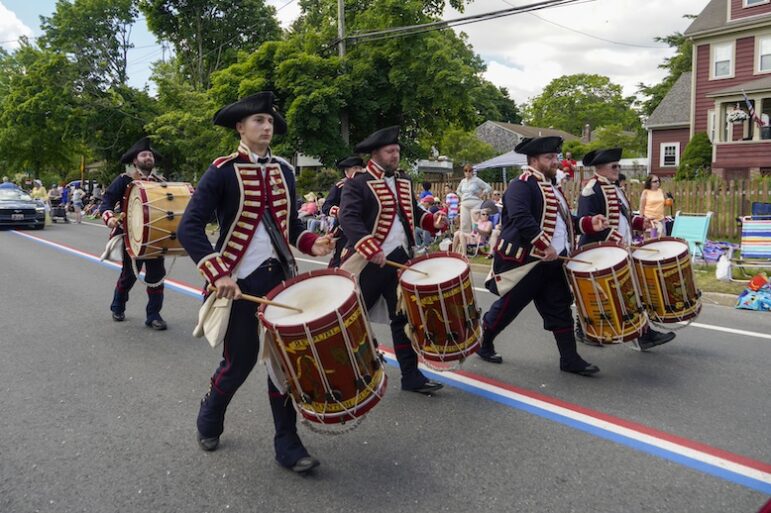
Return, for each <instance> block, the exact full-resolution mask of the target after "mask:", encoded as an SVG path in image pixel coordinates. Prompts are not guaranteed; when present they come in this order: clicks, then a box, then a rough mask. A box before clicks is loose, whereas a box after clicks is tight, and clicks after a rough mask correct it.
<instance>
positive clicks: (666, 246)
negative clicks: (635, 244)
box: [632, 240, 688, 262]
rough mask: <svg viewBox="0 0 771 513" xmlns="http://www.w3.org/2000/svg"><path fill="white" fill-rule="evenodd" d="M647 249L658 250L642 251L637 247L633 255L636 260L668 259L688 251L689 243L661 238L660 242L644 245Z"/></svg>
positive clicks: (653, 260) (654, 260) (655, 260)
mask: <svg viewBox="0 0 771 513" xmlns="http://www.w3.org/2000/svg"><path fill="white" fill-rule="evenodd" d="M642 247H643V248H645V249H655V250H656V251H642V250H639V249H636V250H635V251H634V252H633V253H632V257H633V258H634V259H635V260H641V261H643V262H659V261H661V260H667V259H669V258H675V257H677V256H680V255H682V254H683V253H687V252H688V244H686V243H684V242H681V241H678V240H660V241H658V242H650V243H648V244H644V245H643V246H642Z"/></svg>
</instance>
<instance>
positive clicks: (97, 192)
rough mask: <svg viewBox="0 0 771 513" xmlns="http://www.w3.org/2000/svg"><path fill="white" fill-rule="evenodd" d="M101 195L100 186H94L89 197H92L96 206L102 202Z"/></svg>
mask: <svg viewBox="0 0 771 513" xmlns="http://www.w3.org/2000/svg"><path fill="white" fill-rule="evenodd" d="M103 194H104V193H103V192H102V186H101V185H99V184H96V185H94V192H93V193H91V195H92V196H93V197H94V200H96V203H97V204H99V203H101V202H102V197H103Z"/></svg>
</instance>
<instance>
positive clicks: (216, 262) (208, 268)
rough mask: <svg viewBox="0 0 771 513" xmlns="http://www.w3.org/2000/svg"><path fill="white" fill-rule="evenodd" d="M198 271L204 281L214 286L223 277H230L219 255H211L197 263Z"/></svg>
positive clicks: (228, 270)
mask: <svg viewBox="0 0 771 513" xmlns="http://www.w3.org/2000/svg"><path fill="white" fill-rule="evenodd" d="M198 270H199V271H201V274H203V277H204V278H206V281H208V282H209V283H211V284H212V285H214V282H216V281H217V280H219V279H220V278H222V277H224V276H230V269H229V268H228V266H227V264H226V263H225V262H224V261H223V260H222V257H221V256H220V255H219V253H213V254H212V255H210V256H209V257H207V258H204V259H203V260H201V261H200V262H199V263H198Z"/></svg>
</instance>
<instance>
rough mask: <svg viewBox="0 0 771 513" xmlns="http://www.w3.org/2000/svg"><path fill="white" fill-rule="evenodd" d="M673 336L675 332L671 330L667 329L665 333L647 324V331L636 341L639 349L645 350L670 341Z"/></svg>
mask: <svg viewBox="0 0 771 513" xmlns="http://www.w3.org/2000/svg"><path fill="white" fill-rule="evenodd" d="M674 338H675V334H674V333H672V332H671V331H667V332H666V333H662V332H660V331H656V330H654V329H653V328H651V327H650V325H648V331H646V332H645V334H643V336H642V337H640V338H639V339H637V343H638V345H639V346H640V350H641V351H647V350H648V349H650V348H652V347H655V346H660V345H661V344H666V343H667V342H670V341H672V339H674Z"/></svg>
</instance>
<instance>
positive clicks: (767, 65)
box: [758, 36, 771, 71]
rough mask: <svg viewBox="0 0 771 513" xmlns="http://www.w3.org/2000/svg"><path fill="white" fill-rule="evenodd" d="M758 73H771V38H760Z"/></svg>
mask: <svg viewBox="0 0 771 513" xmlns="http://www.w3.org/2000/svg"><path fill="white" fill-rule="evenodd" d="M758 71H771V36H764V37H760V38H758Z"/></svg>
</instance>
